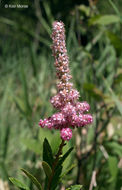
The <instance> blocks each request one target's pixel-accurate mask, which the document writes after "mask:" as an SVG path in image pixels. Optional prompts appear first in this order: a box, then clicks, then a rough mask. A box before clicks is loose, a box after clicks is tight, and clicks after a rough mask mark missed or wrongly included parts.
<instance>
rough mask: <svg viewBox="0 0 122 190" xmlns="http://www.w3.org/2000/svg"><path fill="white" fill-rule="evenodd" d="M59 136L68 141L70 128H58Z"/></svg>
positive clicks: (70, 133)
mask: <svg viewBox="0 0 122 190" xmlns="http://www.w3.org/2000/svg"><path fill="white" fill-rule="evenodd" d="M60 135H61V138H62V139H63V140H65V141H69V140H70V139H71V138H72V130H71V129H70V128H63V129H61V130H60Z"/></svg>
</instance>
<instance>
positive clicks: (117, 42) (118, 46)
mask: <svg viewBox="0 0 122 190" xmlns="http://www.w3.org/2000/svg"><path fill="white" fill-rule="evenodd" d="M106 34H107V36H108V38H109V39H110V41H111V44H112V45H113V46H114V48H115V50H116V52H117V55H118V56H120V55H121V53H122V40H121V39H120V38H119V37H118V36H117V35H116V34H114V33H112V32H109V31H107V32H106Z"/></svg>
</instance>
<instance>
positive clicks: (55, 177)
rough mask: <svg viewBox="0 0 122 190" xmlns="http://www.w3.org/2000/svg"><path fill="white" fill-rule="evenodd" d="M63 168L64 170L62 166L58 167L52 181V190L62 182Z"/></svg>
mask: <svg viewBox="0 0 122 190" xmlns="http://www.w3.org/2000/svg"><path fill="white" fill-rule="evenodd" d="M62 168H63V167H62V165H58V167H56V169H55V173H54V176H53V179H52V183H51V190H54V189H55V188H56V187H57V185H58V183H59V180H60V175H61V172H62Z"/></svg>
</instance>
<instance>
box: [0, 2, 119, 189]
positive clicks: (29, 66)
mask: <svg viewBox="0 0 122 190" xmlns="http://www.w3.org/2000/svg"><path fill="white" fill-rule="evenodd" d="M17 4H20V5H27V6H28V8H17V7H16V8H12V5H15V6H17ZM54 20H59V21H60V20H61V21H63V22H64V24H65V28H66V43H67V50H68V55H69V58H70V68H71V73H72V75H73V82H74V85H75V87H76V88H77V89H78V90H79V92H80V95H81V97H80V100H81V101H84V100H86V101H88V102H89V104H90V105H91V113H92V114H93V117H94V123H93V125H92V126H88V127H86V128H82V129H78V130H75V131H74V135H73V139H72V140H71V141H70V142H68V144H67V146H66V148H65V149H67V148H68V147H70V146H74V147H75V148H74V152H73V153H72V154H71V156H70V158H69V159H67V161H66V162H65V165H64V168H68V167H69V166H71V164H72V163H73V164H75V167H74V166H72V168H73V169H72V170H71V171H70V172H69V173H68V175H67V176H65V177H64V180H63V184H64V186H65V187H68V186H69V185H70V184H76V183H77V184H78V183H79V184H82V185H83V186H84V189H85V190H88V189H89V190H92V189H94V190H106V189H107V190H120V189H121V188H122V118H121V115H122V104H121V100H122V96H121V94H122V1H121V0H102V1H101V0H89V1H87V0H75V1H74V0H62V1H59V0H24V1H22V0H4V1H3V0H1V1H0V190H9V189H11V190H13V189H14V187H13V186H12V184H11V183H10V182H9V179H8V177H10V176H13V177H18V178H19V179H21V180H23V181H24V182H26V183H27V184H29V186H30V189H35V187H33V185H32V184H31V183H30V182H29V181H27V180H26V179H25V177H24V176H21V175H20V174H21V171H20V170H19V169H20V168H27V169H28V170H29V171H31V172H32V173H33V174H34V175H35V176H37V177H38V178H39V180H41V181H42V183H43V181H44V177H45V176H44V174H43V170H42V167H41V161H42V142H43V139H44V137H47V138H48V140H49V141H50V143H51V144H52V147H53V152H54V153H55V152H56V150H57V147H58V144H59V143H60V142H59V132H58V131H56V132H54V131H51V132H50V131H49V130H46V129H43V130H42V129H39V127H38V122H39V119H40V118H44V117H48V116H50V115H51V114H52V113H54V111H55V110H54V109H53V108H52V105H51V104H50V97H51V96H53V95H54V94H55V93H56V85H55V84H56V77H55V69H54V65H53V64H54V59H53V57H52V52H51V49H50V46H51V44H52V41H51V37H50V35H51V30H52V29H51V28H52V23H53V21H54ZM93 171H94V172H95V174H96V183H97V184H96V187H92V186H90V184H91V178H92V176H93ZM89 187H91V188H92V189H90V188H89ZM58 189H62V190H63V185H62V184H61V185H60V186H59V188H58Z"/></svg>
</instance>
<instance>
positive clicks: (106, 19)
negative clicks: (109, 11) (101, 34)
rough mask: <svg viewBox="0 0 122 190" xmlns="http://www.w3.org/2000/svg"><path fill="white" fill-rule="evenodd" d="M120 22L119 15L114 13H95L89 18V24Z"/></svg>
mask: <svg viewBox="0 0 122 190" xmlns="http://www.w3.org/2000/svg"><path fill="white" fill-rule="evenodd" d="M118 22H120V17H118V16H116V15H97V16H95V17H92V18H91V19H90V20H89V24H90V25H97V24H98V25H109V24H113V23H118Z"/></svg>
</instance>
